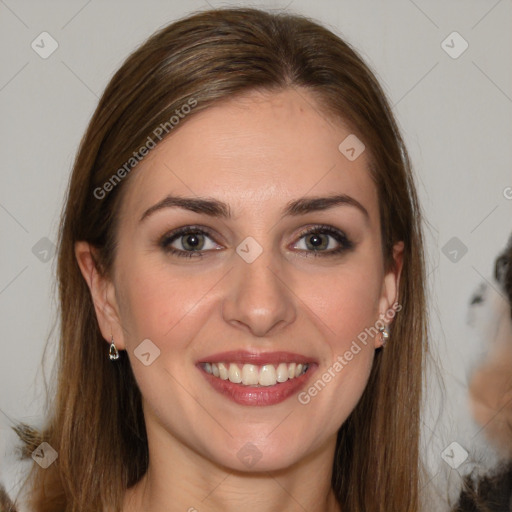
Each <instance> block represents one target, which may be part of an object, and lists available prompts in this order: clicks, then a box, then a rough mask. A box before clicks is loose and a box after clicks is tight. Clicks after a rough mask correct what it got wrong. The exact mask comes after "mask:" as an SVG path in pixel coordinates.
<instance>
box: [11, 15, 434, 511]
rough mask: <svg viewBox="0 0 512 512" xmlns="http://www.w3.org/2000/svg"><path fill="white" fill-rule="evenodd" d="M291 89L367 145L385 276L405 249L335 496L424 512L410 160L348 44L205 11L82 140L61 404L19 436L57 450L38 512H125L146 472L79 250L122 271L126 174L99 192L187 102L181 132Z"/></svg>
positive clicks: (271, 21)
mask: <svg viewBox="0 0 512 512" xmlns="http://www.w3.org/2000/svg"><path fill="white" fill-rule="evenodd" d="M290 87H291V88H294V89H295V90H297V91H298V92H300V91H306V92H308V93H309V94H310V97H313V98H314V99H315V101H316V102H317V105H318V107H319V111H320V112H321V113H322V114H323V115H324V116H325V118H326V120H327V119H328V120H330V121H332V122H340V121H343V122H344V123H346V124H347V125H348V126H350V127H351V130H352V132H353V133H355V134H356V135H357V136H358V137H359V138H360V139H361V140H362V141H363V142H364V144H365V145H366V148H367V151H368V154H369V155H370V159H371V165H370V168H369V172H370V175H371V177H372V179H373V180H374V182H375V184H376V186H377V190H378V197H379V205H380V216H381V230H382V240H383V244H382V251H383V257H384V261H385V263H386V266H387V268H388V269H389V268H391V266H392V265H393V264H394V261H393V257H392V246H393V244H394V243H395V242H397V241H400V240H402V241H403V242H404V244H405V247H404V255H403V258H404V263H403V269H402V274H401V279H400V286H399V296H398V302H399V303H400V305H401V306H402V309H401V311H400V312H399V313H398V314H397V316H396V318H395V319H394V321H393V323H392V325H391V330H390V334H391V342H390V343H388V345H387V346H386V348H385V349H384V350H377V352H376V356H375V361H374V365H373V369H372V372H371V375H370V379H369V382H368V386H367V388H366V390H365V392H364V393H363V396H362V398H361V400H360V401H359V403H358V405H357V406H356V408H355V410H354V411H353V412H352V414H351V415H350V417H349V418H348V419H347V420H346V421H345V422H344V424H343V425H342V426H341V428H340V430H339V434H338V440H337V447H336V454H335V460H334V462H333V476H332V486H333V489H334V491H335V494H336V496H337V499H338V501H339V503H340V504H341V507H342V509H343V510H346V511H350V512H364V511H372V512H377V511H386V512H389V511H390V510H393V511H399V510H400V511H404V512H405V511H410V512H413V511H417V510H418V508H419V502H420V496H419V495H420V490H419V489H420V483H419V482H420V480H421V478H420V476H421V467H422V466H421V464H420V457H419V437H420V423H419V422H420V404H421V392H422V374H423V372H422V362H423V358H424V355H425V351H426V348H427V330H426V308H425V291H424V281H425V273H424V261H423V242H422V235H421V214H420V208H419V205H418V200H417V196H416V191H415V186H414V179H413V175H412V170H411V165H410V162H409V157H408V154H407V150H406V148H405V145H404V142H403V140H402V138H401V135H400V133H399V129H398V127H397V124H396V122H395V120H394V118H393V114H392V111H391V108H390V106H389V104H388V101H387V100H386V97H385V94H384V92H383V90H382V89H381V87H380V85H379V83H378V82H377V80H376V78H375V77H374V75H373V73H372V72H371V71H370V69H369V68H368V67H367V65H366V64H365V63H364V62H363V60H362V59H361V58H360V56H359V55H358V54H357V53H356V51H354V50H353V49H352V48H351V46H349V45H348V44H347V43H346V42H344V41H343V40H342V39H340V38H339V37H338V36H337V35H335V34H334V33H332V32H331V31H329V30H327V29H326V28H324V27H322V26H321V25H319V24H317V23H315V22H313V21H311V20H309V19H307V18H305V17H302V16H298V15H291V14H287V13H269V12H265V11H261V10H256V9H249V8H240V9H216V10H209V11H204V12H199V13H194V14H193V15H191V16H188V17H186V18H184V19H181V20H179V21H177V22H174V23H172V24H171V25H169V26H166V27H164V28H162V29H160V30H159V31H158V32H156V33H155V34H154V35H153V36H152V37H150V38H149V39H148V40H147V41H146V42H144V43H143V44H142V45H141V46H140V47H139V48H138V49H137V50H136V51H135V52H134V53H132V54H131V55H130V56H129V57H128V58H127V60H126V61H125V62H124V64H123V65H122V66H121V68H120V69H119V70H118V71H117V72H116V73H115V75H114V76H113V78H112V79H111V81H110V83H109V84H108V86H107V88H106V90H105V92H104V94H103V96H102V98H101V100H100V102H99V105H98V107H97V109H96V111H95V113H94V115H93V117H92V119H91V121H90V123H89V126H88V128H87V131H86V133H85V135H84V137H83V139H82V141H81V144H80V148H79V151H78V154H77V157H76V160H75V162H74V167H73V172H72V176H71V179H70V183H69V190H68V195H67V198H66V204H65V207H64V210H63V214H62V219H61V225H60V237H59V253H58V269H57V278H58V285H59V293H60V314H61V327H60V329H61V331H60V345H59V350H58V354H59V361H58V371H57V374H56V379H57V380H56V393H55V396H54V397H52V409H51V414H50V416H49V419H48V421H47V424H46V425H45V426H44V428H43V429H42V431H40V432H39V431H36V430H34V429H32V428H30V427H28V426H26V425H20V426H19V428H18V432H19V434H20V435H21V436H22V437H23V438H24V439H25V441H26V443H27V452H29V451H30V449H33V448H35V447H36V446H37V445H38V443H40V442H42V441H46V442H48V443H49V444H50V445H51V446H52V447H53V448H54V449H55V450H56V451H57V452H58V454H59V456H58V459H57V460H56V461H55V462H54V463H53V464H52V465H51V466H50V467H49V468H47V469H41V468H40V467H39V466H38V465H36V464H35V465H34V467H33V470H32V472H31V474H30V475H29V476H30V478H29V479H27V483H28V481H30V496H31V503H32V506H33V508H34V510H35V511H36V512H57V511H64V510H66V512H83V511H85V510H106V509H109V510H110V509H112V510H120V506H121V503H122V497H123V493H124V490H125V489H126V488H127V487H129V486H132V485H133V484H135V483H136V482H137V481H138V480H139V479H140V478H141V477H142V476H143V475H144V473H145V471H146V469H147V465H148V447H147V438H146V431H145V425H144V417H143V413H142V407H141V395H140V391H139V389H138V387H137V385H136V382H135V379H134V376H133V374H132V370H131V367H130V364H129V360H128V358H127V357H126V354H125V353H124V352H121V358H120V359H119V360H118V361H117V362H116V364H115V365H112V364H111V362H110V361H109V360H108V357H107V353H106V351H107V349H108V345H107V344H106V343H105V340H104V339H103V337H102V335H101V332H100V330H99V327H98V323H97V319H96V315H95V310H94V307H93V303H92V299H91V295H90V292H89V289H88V286H87V284H86V282H85V280H84V279H83V277H82V275H81V272H80V269H79V266H78V264H77V261H76V258H75V253H74V244H75V242H76V241H78V240H85V241H87V242H89V243H91V244H92V245H93V246H95V247H96V248H97V249H98V255H97V265H98V268H99V270H100V271H101V272H102V273H103V274H104V275H105V276H110V275H111V272H112V266H113V264H114V261H115V255H116V233H117V227H118V221H119V217H118V212H119V207H120V202H121V200H122V198H123V190H124V189H125V188H126V183H124V181H127V180H129V179H130V174H129V173H126V176H124V178H123V181H122V182H121V183H119V184H118V185H117V186H114V187H109V188H111V190H109V191H108V194H105V197H103V198H101V199H98V197H97V196H98V194H96V195H95V193H94V191H95V190H97V189H98V188H101V187H104V184H105V183H106V182H107V181H109V179H111V178H112V175H113V174H114V173H115V172H116V170H118V169H119V168H121V167H122V166H123V164H125V162H128V161H129V160H130V158H131V157H132V155H133V152H134V151H137V150H138V149H139V148H140V147H142V146H143V145H144V144H145V143H146V142H147V140H148V137H149V136H151V134H152V133H153V132H154V130H155V127H158V126H160V125H162V124H164V123H168V122H169V119H170V118H171V117H172V116H173V115H175V111H176V110H177V109H178V110H179V109H180V108H181V107H182V106H183V105H186V104H187V103H188V104H190V102H191V101H196V102H197V104H196V106H195V107H194V109H193V110H192V112H190V114H188V115H187V116H186V117H185V118H183V119H181V121H180V125H181V124H182V123H186V122H187V120H188V119H189V118H191V117H192V116H194V115H195V113H196V112H199V111H201V110H203V109H206V108H208V107H209V106H211V105H213V104H215V103H216V102H219V101H221V100H223V99H228V98H233V97H235V96H236V95H237V94H242V93H244V92H249V91H250V90H266V91H279V90H283V89H285V88H290ZM168 136H172V130H170V129H169V135H168ZM340 142H341V141H340ZM104 189H105V188H104Z"/></svg>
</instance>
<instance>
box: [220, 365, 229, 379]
mask: <svg viewBox="0 0 512 512" xmlns="http://www.w3.org/2000/svg"><path fill="white" fill-rule="evenodd" d="M219 376H220V378H221V379H222V380H228V378H229V372H228V369H227V368H226V365H225V364H224V363H219Z"/></svg>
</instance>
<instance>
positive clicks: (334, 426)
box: [77, 90, 401, 470]
mask: <svg viewBox="0 0 512 512" xmlns="http://www.w3.org/2000/svg"><path fill="white" fill-rule="evenodd" d="M349 135H350V131H349V130H347V129H346V128H344V127H343V126H342V125H341V124H340V123H337V124H333V123H332V122H330V121H328V120H327V119H326V118H325V117H324V116H323V115H322V114H321V113H320V111H319V110H318V108H317V107H316V104H315V102H314V100H313V98H312V97H311V96H309V95H308V93H307V92H305V91H300V90H286V91H283V92H280V93H265V94H263V93H255V92H252V93H251V94H248V95H246V96H245V97H244V98H243V99H240V98H238V99H235V100H231V101H229V102H225V103H223V104H219V105H217V106H214V107H211V108H209V109H207V110H204V111H202V112H198V113H196V114H193V117H191V118H190V119H188V120H186V122H185V123H183V124H182V126H180V127H179V129H176V131H175V132H174V133H172V135H171V136H170V137H169V138H168V139H166V140H164V141H163V142H162V143H160V144H159V145H158V146H157V147H156V148H155V149H153V150H152V151H151V153H150V155H149V156H148V157H146V159H145V160H144V161H143V162H142V163H140V164H139V165H138V166H137V167H136V168H135V169H134V170H133V171H132V176H130V178H129V181H127V182H126V183H121V184H119V185H118V186H121V187H127V189H126V190H125V191H124V192H125V193H126V195H125V197H124V199H123V204H122V209H121V214H120V224H119V231H118V240H119V245H118V249H117V255H116V260H115V265H114V274H113V278H112V282H105V283H104V284H105V285H106V288H105V290H106V297H107V303H104V306H105V307H104V308H99V307H98V306H97V314H98V318H99V322H100V327H101V329H102V332H103V334H104V336H105V338H106V339H107V340H108V341H110V332H111V329H112V332H113V335H114V340H115V343H116V346H117V347H118V349H125V350H126V351H127V352H128V357H129V358H130V362H131V365H132V367H133V371H134V374H135V377H136V380H137V383H138V385H139V387H140V390H141V393H142V396H143V403H144V414H145V419H146V423H147V430H148V438H149V439H150V443H151V439H159V442H160V443H162V442H165V443H170V444H169V445H168V446H180V447H181V448H187V449H189V450H191V451H192V452H195V454H197V455H199V456H202V457H205V458H207V459H209V460H210V461H214V462H216V463H220V464H222V465H224V466H227V467H230V468H234V469H239V470H246V469H248V468H250V467H254V468H256V469H258V470H271V469H278V468H284V467H288V466H289V465H291V464H293V463H294V462H298V461H300V460H301V459H303V458H305V457H307V456H308V455H311V454H313V453H315V452H316V451H317V450H321V449H324V448H325V446H327V444H328V443H333V441H334V439H335V436H336V433H337V431H338V429H339V427H340V425H341V424H342V423H343V422H344V421H345V419H346V418H347V417H348V415H349V414H350V413H351V411H352V410H353V409H354V407H355V406H356V404H357V402H358V400H359V399H360V397H361V395H362V393H363V390H364V388H365V386H366V384H367V379H368V377H369V373H370V369H371V367H372V362H373V357H374V352H375V348H376V347H378V346H380V344H381V337H380V336H379V335H377V336H372V335H368V332H369V331H366V336H365V329H370V328H371V327H375V325H376V322H377V321H378V320H379V315H382V314H385V313H386V311H389V309H390V308H391V307H392V305H393V303H394V302H395V299H396V294H397V284H398V283H397V280H398V277H399V269H400V268H401V261H400V260H401V258H400V254H399V252H400V251H399V249H400V248H399V247H397V253H396V260H397V261H398V271H397V273H388V274H386V273H385V268H384V263H383V258H382V251H381V237H380V223H379V222H380V221H379V211H378V201H377V191H376V187H375V185H374V183H373V182H372V180H371V178H370V175H369V172H368V170H367V163H368V160H367V156H368V155H367V153H366V152H365V151H363V152H362V153H361V154H360V156H358V157H357V158H356V159H355V160H354V158H353V156H354V155H353V154H352V153H354V154H355V155H356V156H357V151H358V150H360V148H356V149H355V151H354V152H352V151H351V150H350V148H349V149H348V150H347V148H345V149H344V151H345V153H342V152H341V150H340V149H339V146H340V143H342V141H344V140H345V139H346V138H347V137H348V136H349ZM350 141H351V139H348V142H350ZM352 142H353V141H352ZM345 144H347V143H345ZM349 146H351V145H349ZM343 147H345V146H343ZM345 155H349V156H350V157H351V159H350V160H349V159H348V158H347V156H345ZM168 196H169V197H170V196H172V197H179V198H189V199H190V200H191V201H194V202H195V203H192V206H191V207H190V208H186V207H179V206H176V205H175V204H174V205H173V201H172V200H168V201H167V203H166V202H165V198H167V197H168ZM334 196H340V197H341V200H340V201H332V202H329V200H328V199H326V201H316V202H315V201H311V200H312V199H313V198H315V199H318V198H332V197H334ZM199 200H202V201H209V202H212V203H215V204H214V205H213V206H212V205H207V204H206V203H202V205H199V204H198V201H199ZM155 205H158V207H155ZM200 206H201V207H200ZM190 226H192V228H190V230H191V231H192V234H190V233H189V234H186V233H185V234H183V233H181V234H180V233H179V232H176V233H174V232H175V231H176V230H178V229H183V228H186V227H190ZM77 255H78V252H77ZM79 259H80V257H79ZM93 293H97V301H96V303H97V304H99V303H101V301H102V300H103V298H104V297H105V294H104V293H103V292H101V293H100V292H99V291H96V292H93ZM378 325H380V323H379V322H377V326H378ZM370 332H372V333H374V332H375V330H372V331H370ZM358 336H359V338H358ZM145 340H146V341H145ZM147 340H150V341H147ZM362 340H365V341H364V342H363V341H362ZM205 363H209V364H205ZM212 363H216V364H215V366H213V364H212ZM219 363H221V364H220V365H219ZM222 363H224V364H222ZM251 363H252V364H251ZM306 363H307V364H308V369H307V371H306V372H305V373H302V374H301V375H299V376H298V377H297V376H296V375H297V374H299V373H301V371H302V372H303V371H304V368H305V366H304V365H305V364H306ZM113 364H115V363H113ZM299 364H302V365H303V366H302V367H299V366H298V365H299ZM208 371H212V372H214V373H215V374H218V376H216V375H214V374H209V373H208ZM217 372H218V373H217ZM226 376H227V377H228V378H227V379H226ZM290 376H292V378H290ZM241 378H242V379H243V381H242V382H239V380H240V379H241ZM232 381H233V382H232ZM237 381H238V382H237ZM276 381H277V382H276ZM244 382H245V384H244ZM256 382H258V383H260V384H259V385H258V386H256V385H255V383H256ZM315 383H316V385H315ZM164 440H165V441H164Z"/></svg>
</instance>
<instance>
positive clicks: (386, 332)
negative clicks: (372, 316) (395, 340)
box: [379, 325, 389, 347]
mask: <svg viewBox="0 0 512 512" xmlns="http://www.w3.org/2000/svg"><path fill="white" fill-rule="evenodd" d="M379 331H380V335H381V338H382V346H383V347H384V346H386V343H387V342H388V340H389V330H388V326H387V325H381V326H380V327H379Z"/></svg>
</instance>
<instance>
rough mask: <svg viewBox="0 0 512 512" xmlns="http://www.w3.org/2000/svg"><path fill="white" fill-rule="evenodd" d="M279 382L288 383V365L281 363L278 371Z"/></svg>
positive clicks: (277, 378)
mask: <svg viewBox="0 0 512 512" xmlns="http://www.w3.org/2000/svg"><path fill="white" fill-rule="evenodd" d="M276 380H277V382H286V381H287V380H288V366H287V365H286V363H281V364H280V365H279V366H278V367H277V370H276Z"/></svg>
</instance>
